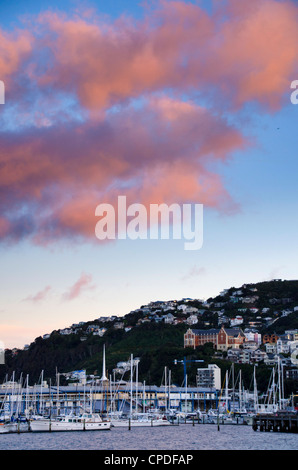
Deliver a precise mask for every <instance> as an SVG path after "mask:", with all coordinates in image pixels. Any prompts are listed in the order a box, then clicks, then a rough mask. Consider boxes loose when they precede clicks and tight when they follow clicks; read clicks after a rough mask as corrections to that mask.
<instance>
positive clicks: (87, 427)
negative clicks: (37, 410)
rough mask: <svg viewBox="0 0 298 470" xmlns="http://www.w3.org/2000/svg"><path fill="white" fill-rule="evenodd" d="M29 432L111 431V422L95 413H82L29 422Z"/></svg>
mask: <svg viewBox="0 0 298 470" xmlns="http://www.w3.org/2000/svg"><path fill="white" fill-rule="evenodd" d="M30 428H31V431H33V432H34V431H35V432H42V431H47V432H52V431H101V430H109V429H111V422H110V421H104V420H103V419H102V418H101V416H100V415H99V414H97V413H83V414H82V415H79V416H74V415H68V416H60V417H59V416H58V417H56V418H44V419H36V420H33V421H31V424H30Z"/></svg>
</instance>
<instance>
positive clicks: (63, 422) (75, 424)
mask: <svg viewBox="0 0 298 470" xmlns="http://www.w3.org/2000/svg"><path fill="white" fill-rule="evenodd" d="M103 378H105V377H103ZM58 384H59V382H58ZM58 389H59V387H57V403H58V398H59V395H58V393H59V392H58ZM90 397H92V391H90ZM30 428H31V431H33V432H43V431H47V432H54V431H102V430H104V431H107V430H110V429H111V422H110V421H109V420H104V419H103V418H102V417H101V415H100V414H99V413H94V412H93V411H92V400H91V399H90V411H84V412H83V413H81V414H80V415H74V414H72V413H70V414H68V415H58V416H55V417H51V416H50V417H49V418H41V419H36V420H33V421H31V424H30Z"/></svg>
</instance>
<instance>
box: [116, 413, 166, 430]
mask: <svg viewBox="0 0 298 470" xmlns="http://www.w3.org/2000/svg"><path fill="white" fill-rule="evenodd" d="M111 424H112V426H115V427H121V428H130V427H132V428H135V427H150V426H169V425H171V423H170V422H169V421H168V420H167V418H166V417H163V416H152V417H150V416H148V415H146V414H138V415H132V417H131V418H129V417H125V418H124V417H117V418H111Z"/></svg>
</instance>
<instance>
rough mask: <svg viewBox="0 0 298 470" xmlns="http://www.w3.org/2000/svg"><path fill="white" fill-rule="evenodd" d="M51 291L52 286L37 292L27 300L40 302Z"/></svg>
mask: <svg viewBox="0 0 298 470" xmlns="http://www.w3.org/2000/svg"><path fill="white" fill-rule="evenodd" d="M51 289H52V288H51V286H46V287H45V288H44V289H42V290H41V291H39V292H37V293H36V294H34V295H30V296H28V297H27V298H26V299H25V300H29V301H31V302H40V301H41V300H44V299H45V298H46V297H47V296H48V294H49V292H50V291H51Z"/></svg>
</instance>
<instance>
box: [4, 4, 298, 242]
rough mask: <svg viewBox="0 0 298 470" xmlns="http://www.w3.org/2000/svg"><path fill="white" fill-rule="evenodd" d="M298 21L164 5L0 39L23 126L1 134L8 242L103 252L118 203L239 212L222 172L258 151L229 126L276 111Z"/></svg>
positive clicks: (268, 10) (35, 25) (251, 10)
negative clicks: (253, 112) (250, 111)
mask: <svg viewBox="0 0 298 470" xmlns="http://www.w3.org/2000/svg"><path fill="white" fill-rule="evenodd" d="M297 11H298V9H297V6H296V5H295V3H294V2H292V1H289V0H285V1H282V2H280V1H277V0H264V1H263V2H259V1H257V0H251V2H239V1H237V0H228V1H226V2H222V3H220V2H214V12H213V13H212V14H208V13H207V12H206V11H204V10H203V9H202V8H201V7H200V6H199V5H194V4H192V3H187V2H183V1H160V2H159V3H156V4H155V7H154V8H153V9H151V8H148V10H146V13H145V15H144V18H143V19H141V20H136V21H133V20H132V19H131V18H127V17H126V18H123V17H121V18H119V19H117V20H115V21H109V22H108V21H106V20H105V19H102V18H99V17H98V16H97V15H93V16H90V12H88V14H86V15H79V14H75V15H72V16H70V15H69V16H67V15H66V14H62V13H52V12H44V13H42V14H40V15H39V16H38V17H33V18H31V19H29V20H28V23H27V29H24V30H18V31H15V32H12V33H9V34H8V33H6V32H4V31H2V30H1V29H0V39H1V38H2V39H3V43H2V46H1V44H0V51H1V47H3V54H4V55H3V57H5V58H6V59H5V60H4V59H3V60H1V59H0V78H3V77H4V78H6V79H7V80H8V83H9V87H10V90H11V97H12V98H11V104H12V108H14V107H16V108H15V109H16V110H17V114H16V113H15V114H12V116H13V118H12V121H13V123H15V125H17V126H18V127H17V129H18V132H5V131H2V132H1V140H0V167H1V173H0V196H1V198H0V211H1V217H0V239H1V240H5V241H10V242H12V243H14V242H16V241H19V240H21V239H23V238H27V237H29V238H31V239H32V240H33V242H34V243H38V244H47V243H52V242H56V241H57V240H62V239H65V238H73V237H78V238H84V239H86V238H87V239H89V240H93V241H96V240H95V237H94V227H95V223H96V220H95V216H94V211H95V207H96V206H97V205H98V204H99V203H101V202H110V203H115V202H116V199H117V196H118V195H119V194H124V195H127V197H128V200H129V202H141V203H143V204H145V205H148V204H150V203H156V202H157V203H161V202H166V203H172V202H176V203H183V202H198V203H202V204H204V205H205V206H207V207H210V208H213V209H216V210H220V211H225V212H233V211H235V210H237V201H233V200H232V198H231V197H230V195H229V191H228V188H226V187H225V185H224V182H223V180H222V178H221V176H220V170H219V169H220V165H227V164H229V162H230V159H231V157H232V156H233V154H234V153H235V152H238V151H241V150H243V149H246V148H248V146H250V145H253V141H252V139H249V138H248V137H246V136H244V135H243V133H242V132H241V130H240V129H239V128H237V127H236V125H233V124H231V123H230V122H236V123H237V118H238V116H239V117H240V118H241V109H242V107H244V106H245V105H246V104H247V103H250V102H256V103H258V104H259V105H260V106H261V109H264V110H269V111H272V110H276V109H279V107H280V106H282V103H283V99H284V94H285V93H288V84H289V83H290V81H291V79H292V78H293V76H294V72H295V71H297V64H298V62H297V52H296V44H297V27H296V26H297ZM0 43H1V41H0ZM3 44H4V46H3ZM0 56H1V57H2V55H1V54H0ZM1 73H2V74H3V77H1ZM21 78H23V79H24V80H23V81H22V80H21ZM66 97H67V100H68V101H66ZM69 100H73V102H72V104H71V105H69V104H68V103H69ZM28 102H30V109H32V111H31V113H30V110H28ZM206 103H207V104H206ZM9 105H10V104H9V101H8V104H7V105H6V106H7V107H9ZM41 105H42V106H41ZM7 107H6V109H7ZM231 111H232V112H233V114H232V118H233V119H232V121H229V117H231V114H229V113H230V112H231ZM11 112H13V110H12V111H11ZM237 113H239V114H237ZM14 118H15V119H14ZM238 122H239V121H238Z"/></svg>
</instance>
